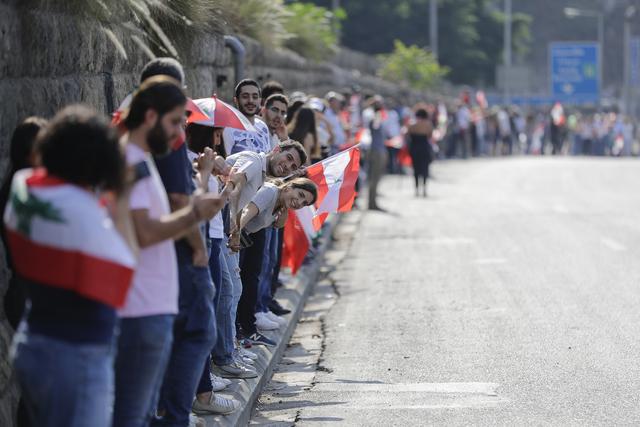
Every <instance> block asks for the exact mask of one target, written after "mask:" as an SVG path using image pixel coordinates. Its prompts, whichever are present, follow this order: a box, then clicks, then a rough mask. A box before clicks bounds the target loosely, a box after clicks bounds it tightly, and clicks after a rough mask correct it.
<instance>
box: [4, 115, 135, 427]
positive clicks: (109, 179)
mask: <svg viewBox="0 0 640 427" xmlns="http://www.w3.org/2000/svg"><path fill="white" fill-rule="evenodd" d="M38 151H39V154H40V157H41V162H42V166H43V168H41V169H25V170H22V171H19V172H17V173H16V174H15V176H14V178H13V182H12V187H11V194H10V196H9V203H8V205H7V208H6V211H5V216H4V220H5V226H6V236H7V241H8V246H9V250H10V251H11V257H12V260H13V263H14V267H15V271H16V273H17V274H18V276H19V277H20V278H21V279H22V280H23V281H24V283H25V284H26V289H27V295H28V301H29V305H28V307H29V309H28V311H27V312H26V314H25V316H24V319H23V320H22V323H21V324H20V327H19V329H18V332H17V333H16V335H15V337H14V341H13V348H12V352H11V354H12V359H13V363H14V368H15V373H16V378H17V380H18V383H19V385H20V387H21V389H22V395H23V397H24V400H25V404H26V407H27V408H28V412H29V415H30V417H31V422H32V424H33V425H38V426H80V425H86V423H87V422H89V421H88V420H90V423H91V425H92V426H98V427H108V426H110V424H111V412H112V394H113V382H114V375H113V371H114V367H113V365H114V349H113V343H114V333H115V328H116V322H117V314H116V309H117V308H118V307H121V306H122V305H123V304H124V302H125V299H126V296H127V293H128V290H129V287H130V284H131V279H132V277H133V272H134V265H135V260H134V256H133V251H132V250H131V245H132V244H133V243H132V242H133V241H134V239H135V238H134V236H133V234H132V233H131V232H130V230H131V228H130V227H127V226H126V225H127V224H129V225H130V223H129V222H128V221H127V219H128V207H127V196H126V191H125V190H124V188H125V184H124V183H125V161H124V157H123V155H122V152H121V150H120V146H119V143H118V138H117V135H116V132H115V130H114V129H112V128H110V127H109V124H108V122H107V121H106V118H102V117H100V116H98V114H97V113H95V112H93V111H92V110H90V109H88V108H86V107H81V106H74V107H68V108H66V109H64V110H62V111H61V112H60V113H58V114H57V115H56V116H55V117H54V119H53V120H52V121H51V123H50V124H49V125H48V126H47V127H46V130H45V131H44V132H42V133H41V134H40V136H39V140H38ZM105 191H111V192H114V193H115V194H117V198H116V203H115V204H114V209H113V210H112V212H111V214H112V218H113V219H112V218H110V216H109V212H108V211H107V209H106V208H105V207H104V206H103V204H102V203H101V196H102V195H103V194H104V192H105ZM127 231H129V232H127Z"/></svg>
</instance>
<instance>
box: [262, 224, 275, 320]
mask: <svg viewBox="0 0 640 427" xmlns="http://www.w3.org/2000/svg"><path fill="white" fill-rule="evenodd" d="M278 237H279V236H278V230H277V229H276V228H273V227H269V228H267V229H266V234H265V245H264V257H263V259H262V271H261V273H260V284H259V286H258V301H257V303H256V313H266V312H268V311H269V305H270V304H271V301H272V299H273V295H272V294H271V279H272V277H273V269H274V268H275V265H276V261H277V259H278Z"/></svg>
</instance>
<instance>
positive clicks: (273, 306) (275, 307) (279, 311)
mask: <svg viewBox="0 0 640 427" xmlns="http://www.w3.org/2000/svg"><path fill="white" fill-rule="evenodd" d="M269 310H270V311H271V312H272V313H273V314H275V315H276V316H284V315H285V314H289V313H291V310H287V309H286V308H284V307H283V306H281V305H280V303H279V302H278V301H276V300H274V299H272V300H271V302H270V303H269Z"/></svg>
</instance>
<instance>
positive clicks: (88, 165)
mask: <svg viewBox="0 0 640 427" xmlns="http://www.w3.org/2000/svg"><path fill="white" fill-rule="evenodd" d="M37 149H38V151H39V153H40V155H41V159H42V166H44V167H45V168H46V169H47V171H48V172H49V173H50V174H52V175H55V176H57V177H59V178H62V179H64V180H65V181H68V182H71V183H73V184H76V185H79V186H82V187H87V186H88V187H92V188H101V189H105V190H115V191H119V190H121V189H122V187H123V185H124V171H125V167H126V163H125V159H124V156H123V154H122V151H121V149H120V145H119V143H118V135H117V131H116V129H114V128H112V127H111V126H109V122H108V121H107V119H106V117H103V116H102V115H100V114H98V113H97V112H95V111H94V110H92V109H91V108H89V107H86V106H84V105H72V106H69V107H66V108H64V109H63V110H61V111H60V112H59V113H58V114H56V115H55V117H54V118H53V119H52V120H51V122H49V124H48V126H47V127H46V128H45V129H44V131H43V132H41V134H40V136H39V137H38V143H37Z"/></svg>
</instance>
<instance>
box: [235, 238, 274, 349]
mask: <svg viewBox="0 0 640 427" xmlns="http://www.w3.org/2000/svg"><path fill="white" fill-rule="evenodd" d="M249 238H250V239H251V240H252V241H253V244H252V245H251V246H249V247H247V248H244V249H242V250H241V251H240V277H241V278H242V296H241V297H240V302H239V303H238V323H239V325H240V329H241V330H242V333H243V335H244V338H245V339H247V340H248V341H249V342H250V343H251V344H256V345H268V346H272V345H275V342H273V341H271V340H270V339H269V338H267V337H265V336H264V335H262V334H260V333H258V331H257V329H256V302H257V301H258V285H259V283H260V272H261V271H262V256H263V254H264V244H265V229H262V230H260V231H258V232H256V233H253V234H250V235H249Z"/></svg>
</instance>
